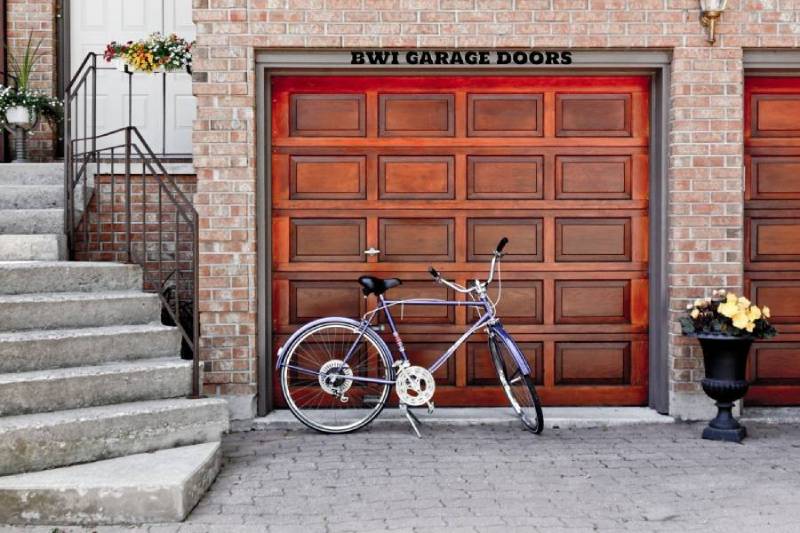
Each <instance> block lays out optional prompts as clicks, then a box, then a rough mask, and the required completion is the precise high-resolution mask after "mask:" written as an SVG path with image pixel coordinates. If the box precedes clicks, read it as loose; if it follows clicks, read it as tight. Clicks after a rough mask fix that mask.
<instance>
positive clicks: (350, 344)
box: [280, 320, 393, 433]
mask: <svg viewBox="0 0 800 533" xmlns="http://www.w3.org/2000/svg"><path fill="white" fill-rule="evenodd" d="M351 349H352V352H351ZM285 353H286V356H285V358H284V361H283V366H282V368H281V374H280V376H281V390H282V391H283V396H284V398H285V399H286V403H287V405H288V407H289V409H290V410H291V411H292V413H293V414H294V415H295V416H296V417H297V418H298V420H300V421H301V422H302V423H303V424H305V425H306V426H308V427H310V428H312V429H315V430H317V431H320V432H322V433H349V432H351V431H355V430H357V429H359V428H362V427H364V426H365V425H367V424H369V423H370V422H371V421H372V420H373V419H374V418H375V417H376V416H378V415H379V414H380V412H381V411H382V410H383V407H384V405H385V404H386V401H387V400H388V397H389V391H390V389H391V385H389V384H388V383H377V382H371V381H370V382H367V381H360V380H358V379H352V378H372V379H381V380H391V379H393V370H392V364H391V355H390V354H389V350H388V348H387V347H386V344H385V343H384V342H383V341H382V340H381V339H380V338H379V337H378V336H377V335H375V334H374V333H373V332H372V331H370V330H367V331H366V332H364V334H363V335H362V334H360V333H359V324H358V323H356V322H352V323H351V322H349V321H347V320H331V321H330V322H324V323H322V324H317V325H315V326H313V327H310V328H308V331H305V332H304V333H302V334H301V335H299V336H298V337H297V338H296V339H295V340H294V341H293V342H292V343H291V344H290V345H288V346H286V347H285ZM348 353H351V355H350V357H349V359H347V362H345V359H346V358H347V354H348Z"/></svg>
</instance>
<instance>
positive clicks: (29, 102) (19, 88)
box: [0, 36, 62, 162]
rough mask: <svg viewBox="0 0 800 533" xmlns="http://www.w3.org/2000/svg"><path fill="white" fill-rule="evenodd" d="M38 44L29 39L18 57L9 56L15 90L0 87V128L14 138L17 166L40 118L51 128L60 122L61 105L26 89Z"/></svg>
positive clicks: (22, 158) (25, 159) (38, 92)
mask: <svg viewBox="0 0 800 533" xmlns="http://www.w3.org/2000/svg"><path fill="white" fill-rule="evenodd" d="M41 44H42V43H41V41H39V42H38V43H36V44H34V43H33V36H31V37H29V38H28V42H27V44H26V46H25V49H24V51H23V53H22V55H21V56H19V57H18V56H16V55H15V54H12V53H9V59H10V63H11V71H12V73H13V80H14V81H15V86H5V85H0V125H2V127H4V128H6V129H8V130H9V131H11V132H12V133H13V134H14V139H15V142H14V145H15V146H14V148H15V152H16V158H15V160H16V161H17V162H26V161H27V134H28V132H29V131H30V130H32V129H33V128H35V127H36V125H37V124H38V122H39V119H40V118H44V119H45V120H47V121H48V122H50V123H51V124H52V125H55V124H56V123H58V121H60V120H61V115H62V103H61V101H60V100H58V99H57V98H53V97H50V96H47V95H46V94H44V93H43V92H41V91H37V90H34V89H31V88H30V86H29V81H30V78H31V74H32V73H33V71H34V68H35V67H36V64H37V63H38V62H39V61H40V60H41V54H40V53H39V49H40V48H41Z"/></svg>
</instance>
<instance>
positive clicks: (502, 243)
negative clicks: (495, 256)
mask: <svg viewBox="0 0 800 533" xmlns="http://www.w3.org/2000/svg"><path fill="white" fill-rule="evenodd" d="M506 244H508V237H503V238H502V239H500V242H499V243H497V250H496V252H497V253H500V252H502V251H503V248H505V247H506Z"/></svg>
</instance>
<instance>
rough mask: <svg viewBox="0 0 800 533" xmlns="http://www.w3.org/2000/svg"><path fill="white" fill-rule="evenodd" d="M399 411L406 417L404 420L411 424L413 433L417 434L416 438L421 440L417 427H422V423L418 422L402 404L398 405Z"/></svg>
mask: <svg viewBox="0 0 800 533" xmlns="http://www.w3.org/2000/svg"><path fill="white" fill-rule="evenodd" d="M400 409H401V410H402V411H403V413H404V414H405V415H406V418H408V422H409V423H410V424H411V427H412V428H413V429H414V433H416V434H417V438H418V439H421V438H422V435H421V434H420V432H419V427H418V426H421V425H422V422H421V421H420V419H419V418H417V415H415V414H414V413H412V412H411V409H410V408H409V407H408V405H406V404H404V403H401V404H400Z"/></svg>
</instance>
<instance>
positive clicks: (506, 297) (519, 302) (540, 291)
mask: <svg viewBox="0 0 800 533" xmlns="http://www.w3.org/2000/svg"><path fill="white" fill-rule="evenodd" d="M488 293H489V297H490V298H491V299H492V301H495V302H497V301H498V297H499V302H498V304H497V316H500V317H502V318H503V324H541V323H542V322H543V316H544V315H543V309H544V283H543V282H542V281H541V280H513V281H509V280H504V281H503V285H502V289H501V288H500V286H499V285H498V284H493V285H492V286H490V287H489V290H488ZM474 320H477V316H476V315H473V321H474Z"/></svg>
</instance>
